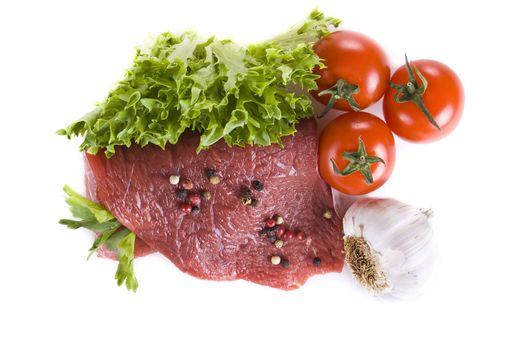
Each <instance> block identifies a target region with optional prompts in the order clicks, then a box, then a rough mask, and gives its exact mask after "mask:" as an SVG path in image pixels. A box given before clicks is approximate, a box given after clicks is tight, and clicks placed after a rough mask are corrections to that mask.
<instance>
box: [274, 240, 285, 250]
mask: <svg viewBox="0 0 523 350" xmlns="http://www.w3.org/2000/svg"><path fill="white" fill-rule="evenodd" d="M274 246H275V247H276V248H281V247H283V239H277V240H276V241H274Z"/></svg>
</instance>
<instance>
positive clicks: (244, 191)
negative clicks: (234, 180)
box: [240, 186, 252, 198]
mask: <svg viewBox="0 0 523 350" xmlns="http://www.w3.org/2000/svg"><path fill="white" fill-rule="evenodd" d="M240 194H241V196H242V198H248V197H250V196H251V195H252V192H251V190H250V189H249V188H247V187H245V186H242V188H241V189H240Z"/></svg>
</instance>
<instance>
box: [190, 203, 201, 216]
mask: <svg viewBox="0 0 523 350" xmlns="http://www.w3.org/2000/svg"><path fill="white" fill-rule="evenodd" d="M199 212H200V207H199V206H197V205H193V206H192V207H191V213H192V214H198V213H199Z"/></svg>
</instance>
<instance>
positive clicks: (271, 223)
mask: <svg viewBox="0 0 523 350" xmlns="http://www.w3.org/2000/svg"><path fill="white" fill-rule="evenodd" d="M265 225H266V226H267V227H274V226H276V221H274V219H267V220H265Z"/></svg>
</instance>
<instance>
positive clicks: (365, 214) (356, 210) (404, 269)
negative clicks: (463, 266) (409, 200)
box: [343, 198, 436, 298]
mask: <svg viewBox="0 0 523 350" xmlns="http://www.w3.org/2000/svg"><path fill="white" fill-rule="evenodd" d="M430 214H431V213H430V212H429V211H424V210H421V209H417V208H414V207H412V206H409V205H406V204H404V203H401V202H399V201H397V200H394V199H376V198H363V199H359V200H357V201H356V202H354V203H353V204H352V205H351V206H350V207H349V209H348V210H347V212H346V213H345V216H344V217H343V230H344V232H345V235H346V236H345V261H346V262H347V264H348V265H349V268H350V269H351V271H352V274H353V275H354V277H355V278H356V279H357V280H358V281H359V282H360V283H361V284H362V285H363V286H364V287H366V288H367V289H369V290H370V291H372V292H373V293H375V294H376V295H380V296H391V297H396V298H407V297H412V296H415V295H418V294H419V293H420V292H421V291H422V289H423V287H424V286H425V285H426V282H427V281H428V279H429V277H430V274H431V272H432V270H433V267H434V262H435V257H436V247H435V242H434V240H433V233H432V229H431V227H430V225H429V222H428V217H429V216H430Z"/></svg>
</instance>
